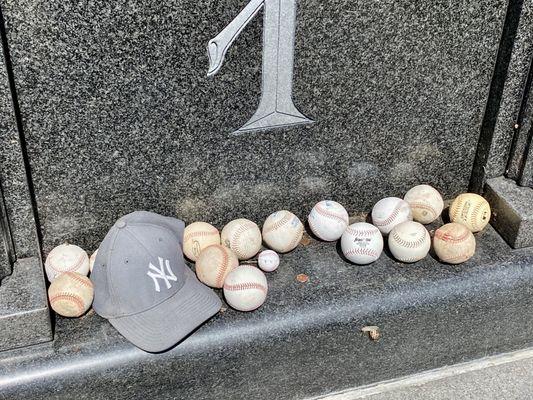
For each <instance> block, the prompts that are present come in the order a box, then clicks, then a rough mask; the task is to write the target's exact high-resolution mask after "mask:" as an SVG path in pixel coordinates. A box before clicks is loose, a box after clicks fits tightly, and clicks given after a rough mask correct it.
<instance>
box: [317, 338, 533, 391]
mask: <svg viewBox="0 0 533 400" xmlns="http://www.w3.org/2000/svg"><path fill="white" fill-rule="evenodd" d="M320 399H322V400H356V399H366V400H455V399H461V400H470V399H471V400H491V399H498V400H518V399H520V400H522V399H523V400H526V399H527V400H529V399H533V348H530V349H526V350H520V351H516V352H512V353H506V354H501V355H498V356H493V357H487V358H483V359H481V360H476V361H472V362H468V363H462V364H457V365H453V366H449V367H444V368H439V369H436V370H432V371H426V372H423V373H420V374H416V375H411V376H408V377H404V378H400V379H395V380H391V381H387V382H381V383H379V384H375V385H369V386H365V387H360V388H356V389H353V390H348V391H344V392H341V393H336V394H332V395H329V396H326V397H321V398H320ZM317 400H318V399H317Z"/></svg>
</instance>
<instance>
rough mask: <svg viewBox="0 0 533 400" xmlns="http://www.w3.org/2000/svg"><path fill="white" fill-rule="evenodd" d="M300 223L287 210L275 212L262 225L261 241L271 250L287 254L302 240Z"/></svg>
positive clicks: (302, 231)
mask: <svg viewBox="0 0 533 400" xmlns="http://www.w3.org/2000/svg"><path fill="white" fill-rule="evenodd" d="M303 234H304V226H303V224H302V221H300V219H299V218H298V217H297V216H296V215H294V214H293V213H291V212H290V211H287V210H281V211H276V212H275V213H273V214H271V215H270V216H269V217H268V218H267V219H266V220H265V223H264V224H263V239H264V240H265V243H266V244H267V245H268V247H270V248H271V249H272V250H275V251H277V252H278V253H287V252H289V251H291V250H294V249H295V248H296V246H298V244H299V243H300V241H301V240H302V236H303Z"/></svg>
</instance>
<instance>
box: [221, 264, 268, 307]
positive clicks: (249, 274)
mask: <svg viewBox="0 0 533 400" xmlns="http://www.w3.org/2000/svg"><path fill="white" fill-rule="evenodd" d="M267 293H268V284H267V279H266V276H265V274H264V273H263V272H262V271H261V270H260V269H259V268H256V267H252V266H251V265H240V266H238V267H237V268H235V269H234V270H233V271H231V272H230V273H229V274H228V276H227V277H226V281H225V282H224V297H225V298H226V301H227V303H228V304H229V305H230V306H231V307H233V308H235V309H236V310H239V311H252V310H255V309H256V308H259V307H260V306H261V305H262V304H263V303H264V302H265V300H266V296H267Z"/></svg>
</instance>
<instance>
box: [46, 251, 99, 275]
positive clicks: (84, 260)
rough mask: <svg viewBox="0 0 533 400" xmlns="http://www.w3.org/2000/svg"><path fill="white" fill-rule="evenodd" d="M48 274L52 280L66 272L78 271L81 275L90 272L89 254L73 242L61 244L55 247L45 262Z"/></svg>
mask: <svg viewBox="0 0 533 400" xmlns="http://www.w3.org/2000/svg"><path fill="white" fill-rule="evenodd" d="M44 269H45V271H46V276H47V277H48V280H49V281H50V282H53V281H54V279H55V278H56V277H57V276H58V275H60V274H62V273H64V272H77V273H79V274H81V275H87V274H88V273H89V256H88V255H87V253H86V252H85V250H83V249H82V248H81V247H78V246H76V245H73V244H68V243H65V244H61V245H59V246H57V247H54V248H53V249H52V251H51V252H50V253H49V254H48V257H46V261H45V263H44Z"/></svg>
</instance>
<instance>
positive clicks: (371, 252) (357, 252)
mask: <svg viewBox="0 0 533 400" xmlns="http://www.w3.org/2000/svg"><path fill="white" fill-rule="evenodd" d="M345 255H346V256H353V255H356V256H370V257H379V254H378V252H377V251H375V250H372V249H366V248H355V249H350V250H348V251H347V252H346V254H345Z"/></svg>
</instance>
